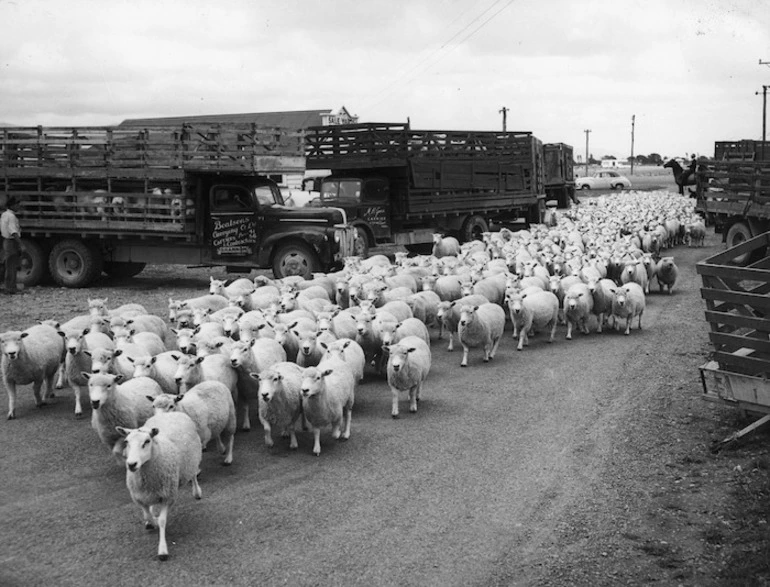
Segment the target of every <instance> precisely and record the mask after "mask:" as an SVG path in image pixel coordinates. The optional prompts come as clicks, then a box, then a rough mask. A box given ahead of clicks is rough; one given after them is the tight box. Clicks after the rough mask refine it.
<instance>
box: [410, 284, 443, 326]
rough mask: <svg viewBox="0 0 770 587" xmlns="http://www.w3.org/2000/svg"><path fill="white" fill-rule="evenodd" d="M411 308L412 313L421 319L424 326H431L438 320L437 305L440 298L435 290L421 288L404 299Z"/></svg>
mask: <svg viewBox="0 0 770 587" xmlns="http://www.w3.org/2000/svg"><path fill="white" fill-rule="evenodd" d="M404 301H405V302H406V303H407V304H408V305H409V308H410V309H411V310H412V315H413V316H414V317H415V318H418V319H419V320H422V321H423V323H424V324H425V325H426V326H433V325H435V324H437V322H438V305H439V303H440V302H441V298H439V297H438V294H437V293H436V292H435V291H429V290H423V291H419V292H417V293H416V294H412V295H411V296H409V297H408V298H406V299H405V300H404Z"/></svg>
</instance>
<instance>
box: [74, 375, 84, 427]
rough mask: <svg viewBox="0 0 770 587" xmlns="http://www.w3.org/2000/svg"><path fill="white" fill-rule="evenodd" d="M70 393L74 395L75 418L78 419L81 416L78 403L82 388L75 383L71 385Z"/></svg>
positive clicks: (81, 410) (80, 408)
mask: <svg viewBox="0 0 770 587" xmlns="http://www.w3.org/2000/svg"><path fill="white" fill-rule="evenodd" d="M72 391H73V392H74V394H75V417H76V418H80V417H81V416H82V415H83V406H82V404H81V403H80V396H81V394H82V393H83V390H82V388H81V387H80V385H78V384H77V383H73V384H72Z"/></svg>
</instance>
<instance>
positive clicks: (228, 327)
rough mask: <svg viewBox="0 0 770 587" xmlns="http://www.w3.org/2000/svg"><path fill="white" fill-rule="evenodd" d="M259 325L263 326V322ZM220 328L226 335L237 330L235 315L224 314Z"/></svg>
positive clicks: (231, 334)
mask: <svg viewBox="0 0 770 587" xmlns="http://www.w3.org/2000/svg"><path fill="white" fill-rule="evenodd" d="M261 326H263V327H264V324H263V325H261ZM222 328H223V329H224V331H225V334H226V335H227V336H233V335H234V334H236V333H237V332H238V319H237V318H236V317H235V316H225V318H224V320H222Z"/></svg>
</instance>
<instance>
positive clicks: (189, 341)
mask: <svg viewBox="0 0 770 587" xmlns="http://www.w3.org/2000/svg"><path fill="white" fill-rule="evenodd" d="M194 336H195V332H193V331H192V330H191V329H189V328H181V329H179V330H177V331H176V345H177V346H178V347H179V350H180V351H182V352H183V353H184V354H190V353H192V352H193V350H194V349H195V346H196V345H195V339H194Z"/></svg>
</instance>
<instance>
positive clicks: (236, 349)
mask: <svg viewBox="0 0 770 587" xmlns="http://www.w3.org/2000/svg"><path fill="white" fill-rule="evenodd" d="M284 361H286V351H284V350H283V347H282V346H281V344H280V343H279V342H277V341H276V340H273V339H272V338H253V339H251V340H250V341H248V342H244V341H238V342H236V343H233V346H232V349H231V351H230V357H229V364H230V366H231V368H232V369H233V370H234V372H235V374H236V381H237V386H236V387H237V390H238V404H239V406H241V407H242V409H243V424H242V425H241V428H242V429H243V430H250V429H251V420H250V419H249V402H250V401H251V399H252V398H254V397H256V396H257V393H258V384H257V383H256V382H255V381H254V379H253V378H252V377H250V375H249V374H250V373H261V372H262V371H264V370H265V369H267V368H269V367H271V366H272V365H275V364H276V363H282V362H284Z"/></svg>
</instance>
